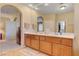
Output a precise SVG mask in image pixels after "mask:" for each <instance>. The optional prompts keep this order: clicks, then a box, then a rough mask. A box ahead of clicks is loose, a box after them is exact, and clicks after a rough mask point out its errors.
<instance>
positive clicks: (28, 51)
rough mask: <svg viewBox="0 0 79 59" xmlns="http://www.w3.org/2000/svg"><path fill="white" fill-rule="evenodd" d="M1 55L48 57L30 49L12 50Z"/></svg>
mask: <svg viewBox="0 0 79 59" xmlns="http://www.w3.org/2000/svg"><path fill="white" fill-rule="evenodd" d="M0 53H1V56H48V55H46V54H44V53H42V52H39V51H36V50H34V49H31V48H28V47H25V48H16V49H12V50H7V51H3V52H0Z"/></svg>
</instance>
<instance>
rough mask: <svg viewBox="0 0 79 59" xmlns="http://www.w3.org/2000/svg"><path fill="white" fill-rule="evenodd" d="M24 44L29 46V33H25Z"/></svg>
mask: <svg viewBox="0 0 79 59" xmlns="http://www.w3.org/2000/svg"><path fill="white" fill-rule="evenodd" d="M24 39H25V46H31V42H30V35H25V38H24Z"/></svg>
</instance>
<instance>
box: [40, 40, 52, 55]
mask: <svg viewBox="0 0 79 59" xmlns="http://www.w3.org/2000/svg"><path fill="white" fill-rule="evenodd" d="M40 51H42V52H45V53H47V54H51V43H49V42H46V41H40Z"/></svg>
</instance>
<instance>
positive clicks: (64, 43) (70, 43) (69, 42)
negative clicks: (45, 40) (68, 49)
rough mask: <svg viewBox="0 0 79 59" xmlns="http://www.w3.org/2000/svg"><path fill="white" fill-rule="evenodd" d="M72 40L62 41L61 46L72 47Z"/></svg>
mask: <svg viewBox="0 0 79 59" xmlns="http://www.w3.org/2000/svg"><path fill="white" fill-rule="evenodd" d="M72 43H73V42H72V39H64V38H63V39H62V41H61V44H63V45H67V46H72Z"/></svg>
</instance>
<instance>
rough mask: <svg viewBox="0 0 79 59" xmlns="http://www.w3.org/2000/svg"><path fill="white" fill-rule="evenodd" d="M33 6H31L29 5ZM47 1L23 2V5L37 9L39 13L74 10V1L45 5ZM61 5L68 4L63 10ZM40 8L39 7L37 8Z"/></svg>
mask: <svg viewBox="0 0 79 59" xmlns="http://www.w3.org/2000/svg"><path fill="white" fill-rule="evenodd" d="M30 4H31V5H32V6H29V5H30ZM45 4H46V3H29V4H28V3H22V5H25V6H28V7H30V8H32V9H34V10H36V11H37V12H39V13H42V14H48V13H66V12H71V11H73V10H74V7H73V4H72V3H49V4H48V5H45ZM61 6H66V7H65V9H63V10H61V9H60V7H61ZM35 8H38V9H35Z"/></svg>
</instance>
